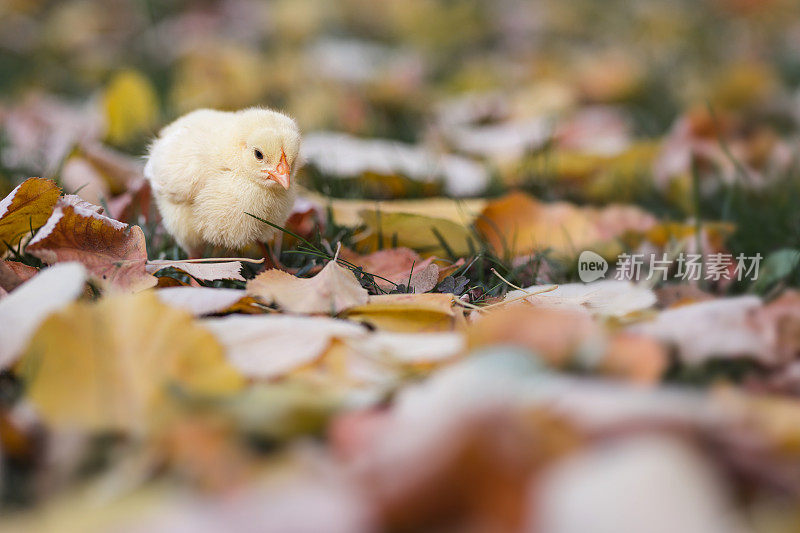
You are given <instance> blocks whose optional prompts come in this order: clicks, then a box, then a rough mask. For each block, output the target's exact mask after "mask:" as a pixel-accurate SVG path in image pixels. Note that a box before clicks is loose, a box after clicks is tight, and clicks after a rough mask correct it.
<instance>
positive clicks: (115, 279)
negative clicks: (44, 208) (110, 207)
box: [26, 202, 156, 291]
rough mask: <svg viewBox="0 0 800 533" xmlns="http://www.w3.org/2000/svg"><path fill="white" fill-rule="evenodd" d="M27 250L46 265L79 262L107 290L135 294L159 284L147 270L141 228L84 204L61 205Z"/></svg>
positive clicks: (145, 251)
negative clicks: (101, 213)
mask: <svg viewBox="0 0 800 533" xmlns="http://www.w3.org/2000/svg"><path fill="white" fill-rule="evenodd" d="M26 250H27V251H28V252H29V253H31V254H32V255H35V256H36V257H38V258H39V259H41V260H42V261H44V262H45V263H50V264H52V263H57V262H63V261H78V262H79V263H82V264H83V265H84V266H85V267H86V269H87V270H88V271H89V273H90V274H91V275H92V276H93V277H94V278H95V279H96V280H97V281H98V282H99V283H100V284H101V285H103V286H104V287H107V288H111V287H113V288H115V289H121V290H124V291H136V290H141V289H146V288H148V287H152V286H153V285H155V284H156V278H155V277H153V276H151V275H150V274H148V273H147V272H146V271H145V263H146V262H147V249H146V248H145V242H144V233H142V229H141V228H140V227H139V226H129V227H128V226H126V224H123V223H122V222H119V221H117V220H114V219H112V218H108V217H106V216H103V215H100V214H98V213H97V212H96V211H94V210H92V209H90V208H87V207H85V206H83V205H69V204H68V203H67V202H59V205H58V206H57V207H56V209H55V211H53V214H52V216H51V217H50V219H49V220H48V221H47V224H45V225H44V226H43V227H42V228H41V229H40V230H39V232H38V233H37V234H36V236H35V237H34V238H33V239H31V241H30V243H29V244H28V246H27V248H26Z"/></svg>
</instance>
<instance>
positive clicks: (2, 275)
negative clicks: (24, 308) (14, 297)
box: [0, 261, 39, 292]
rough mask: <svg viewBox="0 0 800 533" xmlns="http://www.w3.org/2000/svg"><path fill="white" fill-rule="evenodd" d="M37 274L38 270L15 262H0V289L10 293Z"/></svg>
mask: <svg viewBox="0 0 800 533" xmlns="http://www.w3.org/2000/svg"><path fill="white" fill-rule="evenodd" d="M37 272H39V269H38V268H34V267H32V266H28V265H26V264H23V263H18V262H17V261H2V262H0V289H3V290H4V291H6V292H11V291H13V290H14V289H16V288H17V287H19V286H20V285H22V284H23V283H25V282H26V281H28V280H29V279H31V278H32V277H33V276H35V275H36V273H37Z"/></svg>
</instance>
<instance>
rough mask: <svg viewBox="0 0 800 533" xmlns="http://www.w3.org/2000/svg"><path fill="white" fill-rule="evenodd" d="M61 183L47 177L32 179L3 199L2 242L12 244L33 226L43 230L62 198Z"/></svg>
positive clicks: (0, 224)
mask: <svg viewBox="0 0 800 533" xmlns="http://www.w3.org/2000/svg"><path fill="white" fill-rule="evenodd" d="M60 193H61V191H60V189H59V188H58V186H57V185H56V184H55V183H53V182H52V181H50V180H47V179H44V178H29V179H27V180H25V181H24V182H22V183H21V184H20V185H18V186H17V188H15V189H14V190H13V191H11V194H9V195H8V196H6V197H5V198H4V199H3V200H2V201H0V242H1V243H7V244H8V245H10V246H16V245H17V243H18V242H19V241H20V240H21V239H22V237H24V236H25V235H26V234H27V233H28V232H30V231H31V229H34V230H37V229H39V228H40V227H41V226H42V225H43V224H44V223H45V222H47V219H48V218H49V217H50V213H52V212H53V208H54V207H55V205H56V202H57V201H58V195H59V194H60Z"/></svg>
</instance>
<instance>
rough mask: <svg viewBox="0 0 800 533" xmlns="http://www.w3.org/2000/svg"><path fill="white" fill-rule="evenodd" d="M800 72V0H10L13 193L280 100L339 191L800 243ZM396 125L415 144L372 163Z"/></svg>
mask: <svg viewBox="0 0 800 533" xmlns="http://www.w3.org/2000/svg"><path fill="white" fill-rule="evenodd" d="M798 85H800V4H799V3H798V2H796V1H794V0H703V1H697V0H643V1H638V2H628V1H626V0H606V1H603V2H597V1H594V0H575V1H570V2H563V1H560V0H536V1H524V0H495V1H483V0H464V1H459V2H455V1H450V0H385V1H381V2H373V1H371V0H342V1H339V2H329V1H323V0H274V1H269V2H250V1H246V0H223V1H188V0H183V1H181V0H166V1H160V2H159V1H154V0H106V1H102V0H66V1H47V0H5V1H3V2H0V94H1V95H2V98H1V101H2V111H0V113H2V123H3V128H2V137H0V193H3V194H5V193H7V192H8V191H9V190H10V189H11V188H12V187H13V186H14V185H15V184H16V183H18V182H19V181H20V179H21V178H23V177H25V176H28V175H45V176H47V177H53V178H56V179H59V180H60V181H61V183H62V184H63V185H64V187H65V190H67V192H72V191H74V190H75V189H77V188H79V187H80V186H82V184H80V183H78V181H76V179H72V180H70V179H67V178H68V176H62V175H61V172H62V170H66V167H65V165H67V164H68V163H69V162H70V160H71V159H73V158H76V157H78V156H80V157H84V155H85V154H84V152H86V151H87V150H86V148H85V144H86V143H85V141H86V140H87V139H92V140H95V139H96V140H99V141H102V142H103V143H105V144H106V145H108V146H111V147H113V148H115V149H117V150H119V151H120V152H122V153H123V154H126V155H127V156H131V157H133V158H139V157H140V156H142V155H143V154H144V153H145V151H146V144H147V141H148V139H149V138H151V137H152V136H153V135H154V134H155V133H156V132H157V131H158V128H159V127H161V126H162V125H164V124H166V123H167V122H169V121H170V120H172V119H174V118H176V117H177V116H179V115H180V114H182V113H185V112H187V111H189V110H191V109H195V108H197V107H215V108H222V109H237V108H241V107H245V106H250V105H265V106H270V107H276V108H279V109H282V110H285V111H286V112H287V113H289V114H291V115H292V116H294V117H295V118H296V119H297V121H298V122H299V124H300V127H301V128H302V130H303V131H304V132H305V133H306V139H307V145H308V150H306V151H305V152H306V153H305V154H304V155H305V157H306V159H307V160H308V164H307V166H306V168H305V170H304V176H303V179H304V182H305V184H306V186H308V187H309V188H311V189H316V190H317V191H319V192H322V193H325V194H326V195H327V196H328V197H351V198H352V197H363V198H376V199H377V198H382V199H393V198H418V197H424V196H436V195H448V196H496V195H499V194H502V193H504V192H506V191H508V190H510V189H512V188H521V189H523V190H526V191H528V192H531V193H534V194H535V195H537V196H538V197H540V198H542V199H545V200H555V199H566V200H570V201H573V202H577V203H593V204H606V203H612V202H621V203H635V204H639V205H642V206H644V207H646V208H647V209H649V210H650V211H652V212H653V213H654V214H656V215H657V216H659V217H661V218H662V219H667V220H681V221H683V220H687V219H690V218H695V219H698V218H699V219H704V220H723V221H728V222H732V223H733V224H734V225H735V227H736V228H737V232H736V233H734V234H733V236H732V237H731V239H732V240H731V242H730V243H729V248H731V249H732V251H734V252H738V251H743V252H747V253H753V252H755V251H760V252H762V253H766V252H769V251H772V250H778V249H783V248H790V249H795V248H797V247H798V246H799V245H800V229H798V228H800V215H798V214H797V210H796V208H795V206H796V205H797V203H796V202H797V201H798V200H800V193H799V192H798V189H800V186H798V174H797V164H796V163H797V161H796V159H797V157H796V156H797V131H798V121H799V120H800V90H798ZM325 131H334V132H338V133H343V134H347V135H350V136H353V137H352V138H350V137H341V138H338V137H337V138H336V140H337V143H336V145H335V146H334V143H333V140H332V138H331V137H315V134H316V133H317V132H325ZM53 132H56V133H53ZM365 138H370V139H377V140H379V141H380V142H381V143H386V144H385V145H375V144H373V145H369V146H367V145H365V144H358V143H357V142H356V143H355V144H353V143H350V141H352V140H356V141H357V140H358V139H365ZM339 141H341V142H339ZM390 141H401V142H403V143H407V144H403V145H397V144H392V143H391V142H390ZM348 143H350V144H348ZM398 146H402V147H411V148H412V149H413V150H419V151H418V152H413V153H403V154H401V155H397V159H398V161H395V162H393V163H391V164H387V165H381V164H377V165H376V159H377V160H378V163H381V162H382V161H380V159H381V158H382V157H383V158H386V157H388V156H386V154H387V153H389V154H391V153H392V152H393V151H397V147H398ZM382 149H383V150H384V151H381V150H382ZM387 151H388V152H387ZM429 154H433V159H430V158H428V156H429ZM442 157H446V158H449V159H441V158H442ZM343 159H346V160H347V161H345V164H342V160H343ZM431 161H432V162H433V163H432V164H430V163H431ZM96 166H97V165H96V164H95V167H96ZM72 167H73V168H71V169H70V170H71V171H73V172H72V174H71V175H73V176H74V175H75V172H74V170H75V167H76V165H72ZM387 167H388V168H387ZM432 168H433V169H432ZM434 174H436V176H433V175H434ZM440 174H441V175H440ZM433 178H436V179H433ZM108 181H109V182H110V184H109V185H108V186H103V187H101V189H102V190H101V191H100V193H96V194H95V196H94V197H92V194H93V193H92V191H91V190H90V189H91V187H89V188H87V189H86V190H84V192H85V193H86V194H88V195H89V196H90V197H91V198H90V199H93V200H95V201H98V202H101V201H102V200H103V199H104V198H100V197H99V196H98V195H101V193H102V195H107V196H113V195H114V194H118V193H120V192H121V190H122V188H121V187H120V186H119V184H118V183H115V182H114V180H113V179H110V180H108Z"/></svg>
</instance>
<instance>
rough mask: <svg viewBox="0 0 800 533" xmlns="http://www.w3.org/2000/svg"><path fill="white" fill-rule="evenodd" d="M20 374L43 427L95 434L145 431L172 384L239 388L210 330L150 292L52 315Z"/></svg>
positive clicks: (210, 390)
mask: <svg viewBox="0 0 800 533" xmlns="http://www.w3.org/2000/svg"><path fill="white" fill-rule="evenodd" d="M18 368H19V369H20V371H21V375H22V376H23V378H24V379H25V381H26V383H27V392H28V398H29V399H30V401H31V402H33V404H34V405H35V406H36V408H37V410H38V411H39V413H40V414H41V416H42V417H43V418H44V420H45V421H46V422H48V423H49V424H52V425H56V426H77V427H79V428H83V429H88V430H97V431H103V430H112V431H113V430H131V431H135V430H142V429H145V428H146V427H147V425H148V421H149V420H152V418H151V416H152V415H153V414H154V412H156V411H157V410H158V409H159V403H163V394H164V391H165V389H166V388H167V387H168V386H169V385H177V386H178V387H180V388H182V389H184V390H186V391H188V392H190V393H195V394H201V395H224V394H227V393H231V392H235V391H237V390H239V389H240V388H241V387H242V386H243V384H244V379H243V378H242V376H241V375H240V374H239V373H238V372H236V370H234V369H233V368H232V367H231V366H230V365H229V364H228V363H227V361H226V360H225V357H224V355H223V350H222V347H221V346H220V345H219V343H218V342H217V341H216V339H215V338H214V336H213V335H212V334H211V333H210V332H208V331H206V330H205V329H203V328H201V327H199V326H198V325H196V324H195V323H194V322H193V320H192V318H191V316H190V315H189V314H188V313H186V312H184V311H180V310H177V309H173V308H170V307H168V306H166V305H164V304H162V303H160V302H159V301H158V298H157V297H156V295H155V294H153V293H151V292H148V293H140V294H136V295H116V296H111V297H108V298H104V299H102V300H100V301H99V302H97V303H83V302H81V303H75V304H72V305H70V306H68V307H66V308H64V309H63V310H61V311H59V312H58V313H56V314H53V315H51V316H50V318H48V319H47V320H46V321H45V322H44V323H43V324H42V326H41V327H40V328H39V330H38V331H37V332H36V334H35V335H34V337H33V340H32V341H31V343H30V344H29V346H28V349H27V350H26V352H25V353H24V354H23V356H22V358H21V360H20V363H19V366H18Z"/></svg>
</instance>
